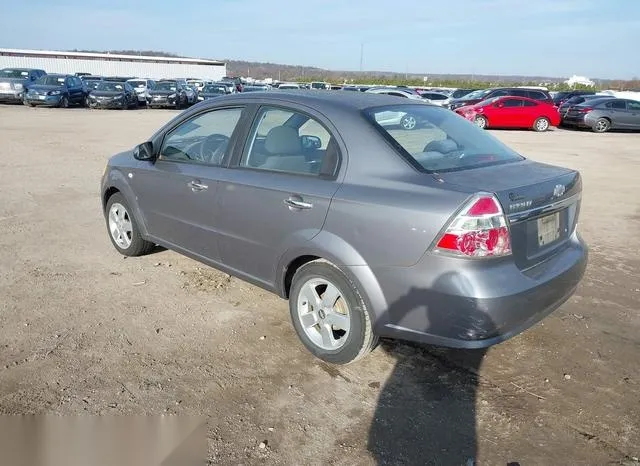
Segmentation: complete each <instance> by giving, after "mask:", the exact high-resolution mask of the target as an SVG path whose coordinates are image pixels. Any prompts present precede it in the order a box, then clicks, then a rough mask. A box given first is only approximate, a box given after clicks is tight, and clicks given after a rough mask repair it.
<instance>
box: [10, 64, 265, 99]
mask: <svg viewBox="0 0 640 466" xmlns="http://www.w3.org/2000/svg"><path fill="white" fill-rule="evenodd" d="M242 90H253V89H250V88H249V89H243V88H242V84H241V83H240V81H239V79H237V78H225V79H224V80H223V81H222V82H211V81H205V80H199V79H161V80H157V81H156V80H152V79H146V78H134V77H122V76H112V77H104V76H94V75H89V74H83V73H78V75H71V74H48V73H46V72H45V71H44V70H38V69H26V68H5V69H2V70H0V102H13V103H24V104H25V105H28V106H31V107H35V106H48V107H62V108H67V107H70V106H82V107H89V108H119V109H127V108H134V107H138V106H139V105H144V106H149V107H172V108H185V107H188V106H190V105H193V104H195V103H197V102H198V101H201V100H205V99H207V98H211V97H217V96H220V95H226V94H232V93H234V92H238V91H242Z"/></svg>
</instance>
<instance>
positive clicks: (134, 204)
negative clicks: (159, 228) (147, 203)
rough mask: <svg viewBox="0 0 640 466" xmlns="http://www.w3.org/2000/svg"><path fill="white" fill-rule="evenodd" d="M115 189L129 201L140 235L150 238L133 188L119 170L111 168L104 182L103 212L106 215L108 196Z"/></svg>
mask: <svg viewBox="0 0 640 466" xmlns="http://www.w3.org/2000/svg"><path fill="white" fill-rule="evenodd" d="M114 188H115V189H117V190H118V191H120V193H121V194H122V195H123V196H124V198H125V199H126V200H127V203H128V204H129V208H130V209H131V210H132V212H133V216H134V217H135V219H136V223H137V224H138V228H139V229H140V234H141V235H142V236H143V237H145V238H146V237H147V236H148V231H147V224H146V221H145V217H144V215H143V213H142V210H140V206H139V205H138V198H137V196H136V195H135V193H134V192H133V190H132V189H131V186H129V183H128V181H127V176H126V175H125V174H124V173H123V172H122V171H121V170H120V169H118V168H111V167H110V168H109V170H108V171H107V173H106V175H105V177H104V179H103V180H102V195H101V198H102V212H103V213H104V214H106V208H107V194H108V193H109V191H111V190H112V189H114Z"/></svg>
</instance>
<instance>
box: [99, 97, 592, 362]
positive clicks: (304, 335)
mask: <svg viewBox="0 0 640 466" xmlns="http://www.w3.org/2000/svg"><path fill="white" fill-rule="evenodd" d="M385 112H399V113H405V114H413V115H417V116H419V117H420V119H422V120H424V121H428V122H429V123H430V124H429V126H425V127H424V128H418V129H415V130H413V131H406V130H403V129H402V128H396V127H393V126H383V125H380V124H379V123H378V122H377V121H378V115H380V114H381V113H385ZM101 193H102V209H103V212H104V215H105V219H106V226H107V231H108V234H109V237H110V239H111V242H112V243H113V245H114V247H115V248H116V249H117V250H118V251H119V252H120V253H121V254H124V255H126V256H138V255H141V254H146V253H149V252H151V251H152V248H153V247H154V245H155V244H159V245H162V246H165V247H167V248H169V249H172V250H174V251H177V252H179V253H181V254H184V255H186V256H189V257H191V258H193V259H195V260H198V261H201V262H203V263H205V264H208V265H210V266H213V267H216V268H218V269H220V270H223V271H226V272H228V273H229V274H232V275H235V276H237V277H240V278H242V279H244V280H246V281H248V282H251V283H253V284H255V285H257V286H260V287H263V288H265V289H267V290H269V291H272V292H274V293H277V294H278V295H279V296H281V297H282V298H285V299H288V300H289V309H290V314H291V319H292V322H293V327H294V328H295V330H296V332H297V334H298V336H299V337H300V339H301V341H302V342H303V343H304V345H305V346H306V347H307V348H308V349H309V350H310V351H311V352H312V353H313V354H314V355H316V356H317V357H319V358H321V359H323V360H325V361H328V362H331V363H339V364H342V363H348V362H351V361H354V360H356V359H358V358H359V357H361V356H363V355H364V354H366V353H367V352H368V351H369V350H371V349H372V348H373V347H374V346H375V344H376V341H377V338H378V337H394V338H402V339H409V340H415V341H418V342H423V343H430V344H437V345H444V346H450V347H461V348H480V347H486V346H490V345H493V344H496V343H498V342H501V341H503V340H505V339H507V338H509V337H511V336H513V335H515V334H517V333H519V332H521V331H523V330H525V329H526V328H528V327H530V326H531V325H533V324H534V323H536V322H537V321H539V320H540V319H542V318H543V317H545V316H546V315H547V314H549V313H550V312H552V311H553V310H554V309H556V308H557V307H558V306H560V305H561V304H562V303H563V302H564V301H565V300H566V299H568V298H569V296H571V294H572V293H573V292H574V290H575V288H576V286H577V285H578V282H579V281H580V279H581V277H582V276H583V273H584V270H585V267H586V263H587V249H586V246H585V244H584V243H583V242H582V240H581V238H580V237H579V235H578V233H577V231H576V226H577V222H578V214H579V211H580V202H581V195H582V183H581V178H580V175H579V173H578V172H576V171H574V170H570V169H566V168H560V167H555V166H551V165H545V164H540V163H537V162H534V161H530V160H526V159H525V158H524V157H522V156H520V155H518V154H517V153H515V152H514V151H512V150H511V149H509V148H508V147H506V146H504V145H503V144H502V143H500V142H499V141H497V140H496V139H494V138H493V137H492V136H491V135H489V134H488V133H487V132H485V131H482V130H480V129H478V128H476V127H475V126H474V125H473V124H471V123H469V122H467V121H465V120H464V119H463V118H460V117H459V116H458V115H456V114H455V113H453V112H450V111H448V110H445V109H443V108H441V107H437V106H433V105H428V104H420V103H416V102H415V101H413V100H411V99H400V98H393V97H389V96H380V95H372V94H367V93H357V92H352V93H342V92H340V93H339V92H309V91H277V92H251V93H246V94H245V93H240V94H235V95H230V96H225V97H220V98H218V99H212V100H208V101H205V102H202V103H200V104H198V105H196V106H194V107H192V108H191V109H189V110H187V111H185V112H183V113H181V114H179V115H178V116H176V117H175V118H174V119H172V120H171V121H170V122H168V123H167V124H166V125H165V126H163V127H162V128H161V129H160V130H158V131H157V132H156V133H155V134H154V135H152V136H151V138H150V139H149V140H148V141H147V142H144V143H142V144H140V145H138V146H137V147H135V148H134V149H133V150H130V151H127V152H124V153H121V154H119V155H116V156H114V157H112V158H111V159H110V160H109V162H108V165H107V167H106V169H105V172H104V175H103V177H102V186H101ZM212 312H214V311H212Z"/></svg>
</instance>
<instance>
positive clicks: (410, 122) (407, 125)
mask: <svg viewBox="0 0 640 466" xmlns="http://www.w3.org/2000/svg"><path fill="white" fill-rule="evenodd" d="M400 127H402V129H404V130H407V131H412V130H414V129H416V128H417V127H418V119H417V118H416V117H415V116H414V115H411V114H409V113H407V114H406V115H404V116H403V117H402V118H401V119H400Z"/></svg>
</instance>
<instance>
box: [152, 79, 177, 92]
mask: <svg viewBox="0 0 640 466" xmlns="http://www.w3.org/2000/svg"><path fill="white" fill-rule="evenodd" d="M153 90H154V91H175V90H176V83H173V82H171V81H164V82H159V83H158V84H156V87H155V88H154V89H153Z"/></svg>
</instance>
